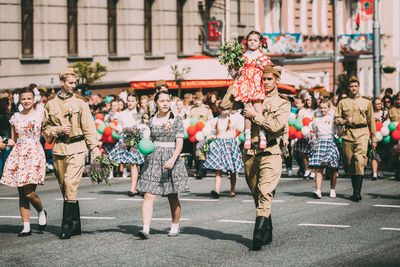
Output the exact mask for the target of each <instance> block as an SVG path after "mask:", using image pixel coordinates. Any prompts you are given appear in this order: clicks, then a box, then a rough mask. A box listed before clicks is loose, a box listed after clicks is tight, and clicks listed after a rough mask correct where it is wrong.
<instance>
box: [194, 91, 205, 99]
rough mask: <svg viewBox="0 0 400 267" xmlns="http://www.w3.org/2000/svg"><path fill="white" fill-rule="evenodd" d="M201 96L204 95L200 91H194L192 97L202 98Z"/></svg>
mask: <svg viewBox="0 0 400 267" xmlns="http://www.w3.org/2000/svg"><path fill="white" fill-rule="evenodd" d="M203 97H204V95H203V93H202V92H196V93H195V94H194V98H197V99H203Z"/></svg>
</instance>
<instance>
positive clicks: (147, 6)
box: [144, 0, 154, 54]
mask: <svg viewBox="0 0 400 267" xmlns="http://www.w3.org/2000/svg"><path fill="white" fill-rule="evenodd" d="M153 2H154V0H144V52H145V53H146V54H151V53H152V39H153V38H152V36H151V35H152V33H151V20H152V19H151V6H152V5H153Z"/></svg>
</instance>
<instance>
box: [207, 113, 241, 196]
mask: <svg viewBox="0 0 400 267" xmlns="http://www.w3.org/2000/svg"><path fill="white" fill-rule="evenodd" d="M218 111H219V113H220V114H221V115H219V116H218V117H216V118H214V119H212V120H210V121H208V122H207V124H206V126H205V127H204V129H203V134H204V135H205V136H207V139H208V140H210V141H211V140H214V139H216V140H215V141H213V142H211V143H210V144H206V146H208V148H209V149H208V150H209V151H208V154H207V158H206V161H205V162H204V164H203V167H204V168H206V169H212V170H215V190H212V191H211V195H212V196H213V197H214V198H219V196H220V188H221V182H222V177H221V173H222V172H227V173H229V174H230V179H231V190H230V192H229V196H230V197H234V196H235V187H236V174H237V173H238V172H240V171H242V170H243V161H242V154H241V151H240V148H239V143H238V140H237V138H236V131H237V130H238V131H239V132H243V124H244V118H243V116H241V115H240V114H239V115H240V117H237V116H235V117H236V119H235V120H232V119H231V118H230V116H229V111H230V110H229V109H224V108H223V107H221V106H219V107H218Z"/></svg>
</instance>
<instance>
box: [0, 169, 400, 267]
mask: <svg viewBox="0 0 400 267" xmlns="http://www.w3.org/2000/svg"><path fill="white" fill-rule="evenodd" d="M213 183H214V181H213V178H212V174H209V176H208V177H207V178H206V179H203V180H195V179H191V192H190V193H186V194H182V195H181V196H180V198H181V204H182V220H181V223H180V225H181V234H180V235H179V236H178V237H175V238H170V237H168V236H167V231H168V229H169V226H170V212H169V206H168V200H167V198H163V197H158V198H157V200H156V202H155V209H154V214H153V217H154V219H153V221H152V225H151V238H150V239H149V240H140V239H139V238H138V237H137V236H136V235H135V234H136V232H137V231H138V230H139V229H140V228H141V203H142V202H141V197H138V196H136V197H133V198H132V197H128V196H127V195H126V192H127V190H128V189H129V184H130V181H129V180H124V179H114V180H112V186H107V185H104V184H102V185H94V184H92V183H91V182H90V180H88V179H84V180H83V181H82V183H81V187H80V191H79V195H78V197H79V198H80V207H81V216H82V228H83V229H82V230H83V234H82V235H81V236H76V237H73V238H72V239H70V240H59V239H58V234H59V230H60V228H59V227H60V224H61V213H62V200H61V194H60V192H59V189H58V185H57V182H56V180H55V179H54V178H50V179H47V181H46V183H45V185H44V186H40V187H39V188H38V190H37V193H38V195H39V196H40V198H41V199H42V201H43V203H44V205H45V209H46V210H47V212H48V226H47V228H46V230H45V231H44V232H43V233H39V232H38V231H37V218H36V217H37V213H36V211H35V210H34V209H33V208H32V212H31V214H32V216H33V217H35V218H33V219H32V226H31V227H32V229H33V230H34V233H33V234H32V235H31V236H29V237H24V238H21V237H17V233H18V232H19V231H20V230H21V229H22V228H21V225H22V223H21V220H20V218H19V211H18V198H17V196H18V195H17V191H16V189H15V188H9V187H6V186H4V185H1V186H0V257H1V265H2V266H123V265H131V266H400V193H399V192H400V182H398V181H395V180H393V179H389V178H386V179H384V180H378V181H371V180H369V179H368V180H365V182H364V186H363V200H362V201H361V202H360V203H353V202H351V201H350V200H349V196H350V194H351V193H352V189H351V182H350V180H348V179H339V180H338V184H337V190H336V192H337V198H335V199H331V198H329V196H328V195H329V182H328V181H324V184H323V193H324V194H323V199H322V200H314V199H312V197H311V192H312V191H313V190H314V181H313V180H310V179H306V180H305V179H297V178H284V177H283V178H282V179H281V181H280V183H279V185H278V188H277V195H276V197H275V200H274V203H273V216H272V219H273V226H274V232H273V234H274V238H273V242H272V244H270V245H268V246H266V247H264V248H263V249H262V250H261V251H259V252H255V251H251V238H252V231H253V227H254V223H253V222H254V219H255V210H254V203H253V202H252V199H251V196H250V194H249V190H248V188H247V185H246V183H245V181H244V179H243V176H241V177H240V179H239V181H238V185H237V196H236V197H235V198H229V197H228V196H227V194H228V189H229V180H228V179H224V180H223V184H222V187H223V190H224V192H223V195H222V197H221V198H220V199H219V200H215V199H211V198H210V196H209V192H210V190H211V189H213Z"/></svg>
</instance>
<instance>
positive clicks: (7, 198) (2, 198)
mask: <svg viewBox="0 0 400 267" xmlns="http://www.w3.org/2000/svg"><path fill="white" fill-rule="evenodd" d="M0 199H1V200H11V199H19V198H18V197H0Z"/></svg>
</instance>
